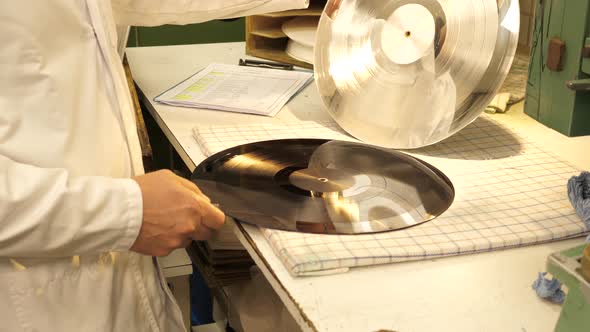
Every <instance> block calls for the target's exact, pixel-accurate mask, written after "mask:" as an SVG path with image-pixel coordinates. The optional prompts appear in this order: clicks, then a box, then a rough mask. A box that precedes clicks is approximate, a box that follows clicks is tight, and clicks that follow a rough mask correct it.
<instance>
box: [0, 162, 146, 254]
mask: <svg viewBox="0 0 590 332" xmlns="http://www.w3.org/2000/svg"><path fill="white" fill-rule="evenodd" d="M0 182H1V183H2V185H1V186H0V256H2V257H48V256H53V257H58V256H71V255H76V254H86V253H98V252H105V251H123V250H128V249H129V247H131V245H132V244H133V242H134V241H135V239H136V238H137V234H138V232H139V229H140V227H141V220H142V197H141V191H140V189H139V187H138V186H137V184H136V183H135V182H134V181H133V180H131V179H111V178H104V177H78V178H72V177H71V176H70V175H69V173H68V172H67V171H66V170H64V169H47V168H38V167H34V166H31V165H26V164H21V163H17V162H14V161H12V160H10V159H8V158H6V157H4V156H0Z"/></svg>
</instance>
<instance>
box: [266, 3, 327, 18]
mask: <svg viewBox="0 0 590 332" xmlns="http://www.w3.org/2000/svg"><path fill="white" fill-rule="evenodd" d="M324 4H325V3H324ZM323 10H324V6H323V5H314V6H311V5H310V7H309V8H306V9H294V10H286V11H284V12H277V13H268V14H262V15H258V16H264V17H289V16H321V15H322V11H323Z"/></svg>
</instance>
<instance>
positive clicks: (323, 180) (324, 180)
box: [318, 178, 329, 183]
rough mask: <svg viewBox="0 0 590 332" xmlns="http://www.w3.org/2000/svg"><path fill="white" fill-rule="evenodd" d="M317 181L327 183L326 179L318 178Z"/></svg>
mask: <svg viewBox="0 0 590 332" xmlns="http://www.w3.org/2000/svg"><path fill="white" fill-rule="evenodd" d="M318 181H320V182H324V183H325V182H328V181H329V180H328V179H326V178H318Z"/></svg>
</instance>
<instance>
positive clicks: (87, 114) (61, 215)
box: [0, 0, 287, 332]
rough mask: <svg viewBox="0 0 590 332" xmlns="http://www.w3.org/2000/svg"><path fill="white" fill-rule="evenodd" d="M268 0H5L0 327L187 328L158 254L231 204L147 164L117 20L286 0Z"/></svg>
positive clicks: (227, 12) (156, 20) (255, 7)
mask: <svg viewBox="0 0 590 332" xmlns="http://www.w3.org/2000/svg"><path fill="white" fill-rule="evenodd" d="M267 3H269V1H268V0H257V1H250V0H217V1H215V0H193V1H190V0H43V1H35V0H19V1H2V2H0V42H1V44H2V46H1V47H0V331H2V332H4V331H6V332H20V331H28V332H33V331H59V332H69V331H125V332H129V331H159V332H166V331H184V330H185V328H184V324H183V322H182V317H181V313H180V311H179V309H178V306H177V304H176V303H175V301H174V299H173V297H172V296H171V293H170V291H169V289H168V288H167V286H166V284H165V281H164V278H163V276H162V274H161V270H160V269H159V268H158V266H157V262H156V261H155V259H153V258H152V256H162V255H166V254H168V253H169V252H170V251H171V250H173V249H175V248H180V247H183V246H185V245H186V244H187V243H189V242H190V241H191V240H192V239H206V238H208V237H209V236H210V235H211V232H212V230H214V229H216V228H218V227H220V226H221V225H222V223H223V219H224V216H223V213H221V212H220V211H219V210H217V209H216V208H215V207H214V206H213V205H211V204H210V202H209V201H208V199H207V198H206V197H205V196H204V195H202V194H201V193H200V191H199V190H198V188H197V187H196V186H194V185H193V184H192V183H191V182H189V181H187V180H184V179H181V178H179V177H177V176H175V175H173V174H172V173H170V172H166V171H161V172H157V173H152V174H147V175H143V174H142V173H143V165H142V161H141V152H140V146H139V140H138V137H137V131H136V125H135V119H134V113H133V106H132V102H131V99H130V95H129V90H128V89H127V85H126V84H127V83H126V81H125V74H124V71H123V68H122V65H121V58H120V54H118V52H117V33H116V26H117V25H123V26H124V25H159V24H163V23H188V22H201V21H206V20H210V19H214V18H224V17H237V16H243V15H246V14H252V13H256V12H257V11H258V12H262V11H264V10H267V11H274V10H276V9H287V7H283V8H280V7H278V8H277V7H276V6H275V7H273V6H270V7H268V6H267V7H266V9H265V8H264V6H265V5H268V4H267ZM275 3H276V2H275Z"/></svg>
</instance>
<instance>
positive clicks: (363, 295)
mask: <svg viewBox="0 0 590 332" xmlns="http://www.w3.org/2000/svg"><path fill="white" fill-rule="evenodd" d="M244 49H245V46H244V44H243V43H222V44H205V45H186V46H168V47H146V48H132V49H128V53H127V54H128V57H129V63H130V65H131V68H132V71H133V76H134V78H135V80H136V82H137V84H138V86H139V88H140V90H141V93H140V95H142V96H141V97H142V99H143V100H142V101H143V102H144V103H145V104H146V106H147V107H148V109H149V112H150V113H151V114H152V115H153V116H154V118H155V119H156V121H157V122H158V124H159V126H160V127H162V129H163V131H164V133H165V134H166V136H167V138H168V139H169V140H170V142H171V143H172V145H173V146H174V147H175V149H176V150H177V151H178V152H179V154H180V156H181V157H182V158H183V160H184V162H185V163H186V164H187V166H189V169H191V170H192V169H194V168H195V165H198V164H199V163H200V162H201V161H202V160H204V158H205V156H204V155H203V153H202V152H201V150H200V148H199V146H198V145H197V143H196V141H195V140H194V139H193V137H192V132H191V131H192V128H193V127H194V126H196V125H208V124H236V123H244V124H245V123H272V122H275V121H280V120H288V119H294V118H297V119H304V120H312V119H327V118H328V114H327V113H326V112H325V111H323V109H322V107H321V105H320V100H319V97H318V94H317V92H316V90H315V86H314V85H313V84H311V85H310V86H308V87H307V88H306V89H305V90H304V91H302V92H301V93H300V94H299V95H298V96H297V97H295V98H294V99H293V100H292V101H291V102H290V103H289V104H287V106H286V107H285V108H284V109H283V110H282V111H281V112H280V113H279V114H278V115H277V116H276V118H267V117H261V116H253V115H243V114H233V113H227V112H219V111H207V110H197V109H187V108H177V107H171V106H165V105H161V104H157V103H154V102H153V98H154V97H155V96H156V95H158V94H160V93H162V92H163V91H164V90H166V89H168V88H169V87H171V86H172V85H174V84H176V83H178V82H179V81H181V80H183V79H185V78H186V77H188V76H190V75H191V74H193V73H195V72H196V71H198V70H199V69H201V68H203V67H204V66H206V65H207V64H209V63H211V62H222V63H229V64H237V63H238V60H239V58H240V57H242V58H243V57H244ZM496 118H497V119H498V120H499V121H501V122H505V123H509V125H510V126H513V127H516V128H518V132H519V133H520V134H522V135H523V136H527V137H529V138H530V139H531V140H532V141H534V142H536V143H537V144H538V145H540V146H543V147H544V148H545V149H547V150H549V151H554V152H556V153H558V154H559V155H560V156H561V157H562V158H564V159H566V160H568V161H570V162H571V163H573V164H574V165H576V166H578V167H580V168H590V154H588V153H585V151H587V148H588V146H590V137H583V138H566V137H565V136H562V135H560V134H558V133H556V132H554V131H552V130H549V129H547V128H545V127H543V126H542V125H540V124H538V123H536V122H535V121H533V120H531V119H529V118H528V117H527V116H525V115H523V114H522V107H515V108H513V109H512V110H510V112H509V113H508V114H505V115H497V116H496ZM564 186H565V183H564ZM239 238H240V241H241V242H242V243H243V244H244V246H245V247H246V249H247V250H248V251H249V252H250V254H251V255H252V257H253V258H254V260H255V262H256V264H257V265H258V266H259V267H260V269H261V270H262V271H263V273H264V275H265V276H266V278H267V279H268V281H269V282H270V284H271V285H272V286H273V288H274V290H275V291H276V292H277V294H278V295H279V296H280V297H281V299H282V300H283V302H284V303H285V305H286V306H287V308H288V309H289V311H290V312H291V314H292V315H293V317H294V318H295V319H296V320H297V322H298V323H299V324H300V326H301V327H302V329H303V330H304V331H350V332H364V331H366V332H376V331H379V330H384V331H399V332H413V331H415V332H422V331H424V332H426V331H439V332H443V331H453V332H462V331H466V332H467V331H469V332H473V331H494V332H495V331H501V332H510V331H514V332H527V331H528V332H549V331H552V330H553V327H554V326H555V323H556V322H557V318H558V316H559V312H560V310H561V306H559V305H554V304H550V303H548V302H546V301H543V300H540V299H539V298H537V296H536V294H535V293H534V291H533V290H532V289H531V284H532V282H533V280H534V279H535V278H536V276H537V273H538V272H540V271H543V270H544V269H545V262H546V259H547V256H548V255H549V254H551V253H553V252H556V251H560V250H564V249H567V248H570V247H573V246H576V245H579V244H581V243H583V239H576V240H569V241H562V242H557V243H551V244H542V245H536V246H532V247H526V248H519V249H511V250H505V251H496V252H490V253H482V254H475V255H467V256H459V257H450V258H442V259H436V260H425V261H418V262H410V263H400V264H389V265H381V266H372V267H364V268H354V269H351V270H350V271H349V272H347V273H344V274H337V275H330V276H321V277H300V278H295V277H292V276H291V275H290V274H289V272H288V271H287V270H286V269H285V267H284V266H283V264H282V262H281V261H280V260H279V258H278V257H277V256H276V255H275V254H274V252H273V250H272V248H271V247H270V245H269V244H268V243H267V241H266V239H265V238H264V236H263V235H262V233H261V232H260V231H259V230H258V229H257V228H255V227H251V226H244V227H243V230H242V232H240V233H239Z"/></svg>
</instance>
